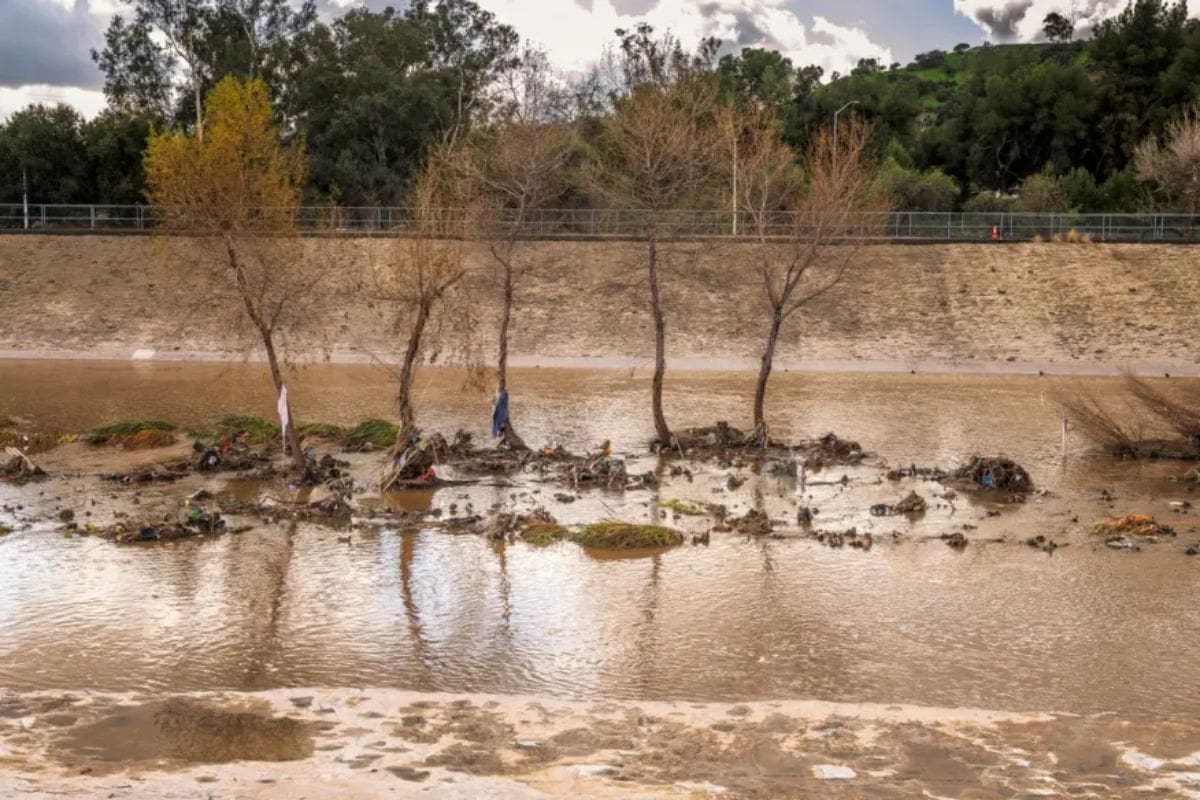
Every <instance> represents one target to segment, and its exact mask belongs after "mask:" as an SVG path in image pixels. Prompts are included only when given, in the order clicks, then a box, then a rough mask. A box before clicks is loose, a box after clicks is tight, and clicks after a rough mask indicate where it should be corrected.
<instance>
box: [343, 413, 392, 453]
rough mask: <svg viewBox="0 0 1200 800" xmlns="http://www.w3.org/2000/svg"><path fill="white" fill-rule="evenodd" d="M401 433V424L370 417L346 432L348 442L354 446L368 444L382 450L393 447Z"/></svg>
mask: <svg viewBox="0 0 1200 800" xmlns="http://www.w3.org/2000/svg"><path fill="white" fill-rule="evenodd" d="M399 435H400V426H399V425H395V424H393V423H391V422H388V421H387V420H385V419H368V420H363V421H362V422H360V423H358V424H357V425H355V426H354V427H353V428H351V429H350V430H349V431H348V432H347V433H346V444H347V445H349V446H350V447H353V448H363V447H366V446H368V445H370V446H371V447H375V448H378V449H380V450H382V449H384V448H387V447H391V446H392V445H394V444H395V443H396V437H397V436H399Z"/></svg>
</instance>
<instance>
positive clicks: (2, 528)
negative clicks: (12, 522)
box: [0, 523, 13, 536]
mask: <svg viewBox="0 0 1200 800" xmlns="http://www.w3.org/2000/svg"><path fill="white" fill-rule="evenodd" d="M12 530H13V529H12V528H10V527H8V526H7V525H4V524H2V523H0V536H8V535H9V534H10V533H12Z"/></svg>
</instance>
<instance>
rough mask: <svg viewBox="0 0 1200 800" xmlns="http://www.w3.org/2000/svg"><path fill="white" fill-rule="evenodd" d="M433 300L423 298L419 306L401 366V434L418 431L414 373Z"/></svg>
mask: <svg viewBox="0 0 1200 800" xmlns="http://www.w3.org/2000/svg"><path fill="white" fill-rule="evenodd" d="M432 305H433V300H432V299H430V298H427V297H422V298H421V301H420V303H419V304H418V305H417V318H416V319H415V320H413V327H412V333H411V334H409V337H408V349H407V350H405V351H404V363H403V364H402V365H401V366H400V391H399V394H398V395H397V397H396V401H397V405H398V406H399V407H400V432H401V434H404V433H411V432H412V431H413V430H415V429H416V425H417V412H416V410H415V409H414V408H413V402H412V380H413V372H414V371H415V370H416V366H417V356H418V355H419V354H420V352H421V337H422V336H423V335H424V334H425V325H426V323H428V322H429V312H430V308H431V306H432Z"/></svg>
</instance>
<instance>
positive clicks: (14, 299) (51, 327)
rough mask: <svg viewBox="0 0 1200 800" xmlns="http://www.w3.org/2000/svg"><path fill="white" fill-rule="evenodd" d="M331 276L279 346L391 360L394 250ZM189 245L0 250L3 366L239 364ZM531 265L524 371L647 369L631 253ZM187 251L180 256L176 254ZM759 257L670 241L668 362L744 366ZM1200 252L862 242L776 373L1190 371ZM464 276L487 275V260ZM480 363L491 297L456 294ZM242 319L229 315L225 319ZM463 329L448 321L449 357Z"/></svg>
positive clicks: (374, 243) (377, 252) (786, 344)
mask: <svg viewBox="0 0 1200 800" xmlns="http://www.w3.org/2000/svg"><path fill="white" fill-rule="evenodd" d="M306 246H307V247H309V248H311V249H312V252H311V256H312V257H314V258H319V259H320V260H321V263H322V264H324V265H326V277H325V280H324V282H323V284H322V287H321V290H320V291H321V295H320V300H319V302H318V303H317V304H316V307H315V309H314V314H313V317H312V320H313V323H314V324H313V330H310V331H307V332H306V333H307V334H308V336H307V337H298V338H296V340H295V342H294V343H293V346H294V347H298V348H300V349H305V348H308V349H310V350H312V351H314V352H315V351H316V344H315V343H316V342H318V341H319V342H320V343H321V345H322V346H323V347H324V348H325V349H326V350H327V351H328V352H332V353H333V354H335V355H347V354H354V355H356V356H358V357H362V358H367V357H371V356H383V357H392V356H394V354H395V353H396V352H397V351H398V349H399V347H400V342H399V340H398V338H397V337H396V335H395V333H394V331H393V329H392V322H393V318H394V310H393V309H391V308H388V307H386V306H385V305H381V304H380V303H379V302H376V301H374V300H372V299H371V298H370V297H369V296H367V295H365V294H364V293H361V292H355V291H353V290H351V289H350V288H349V287H353V286H356V285H363V284H364V283H369V282H370V277H369V275H370V273H371V271H372V270H373V269H379V268H380V267H381V265H385V264H387V263H388V259H389V257H394V256H393V251H391V250H390V249H389V248H395V247H398V246H402V245H401V244H398V240H380V239H369V238H347V239H330V240H309V241H308V242H307V243H306ZM197 247H198V246H197V245H196V244H195V243H194V242H188V241H184V240H171V239H168V238H166V237H110V236H70V237H63V236H39V235H25V236H10V237H0V309H3V310H2V311H0V320H2V323H0V350H2V351H4V352H5V354H6V355H9V356H12V355H22V354H40V355H53V354H59V353H68V352H70V353H76V354H83V355H95V356H116V357H128V356H129V354H131V353H133V352H135V351H142V352H150V351H156V352H157V353H158V354H159V357H169V355H168V354H170V353H195V352H203V353H208V354H210V355H213V354H215V355H216V356H217V357H219V356H220V355H221V354H229V355H231V356H232V355H233V354H235V353H238V352H240V350H241V348H242V342H243V339H241V338H239V337H238V336H236V335H234V332H233V330H234V329H233V328H232V327H231V326H230V324H229V319H230V318H229V317H228V316H225V315H224V314H221V313H213V306H212V304H209V305H208V307H207V308H203V309H202V310H198V307H202V306H204V303H203V300H204V297H203V296H198V295H197V291H198V290H197V289H195V288H193V287H192V285H191V283H190V279H191V274H190V272H191V271H192V270H194V269H195V266H194V261H192V260H190V259H191V258H192V257H193V256H194V255H195V252H196V250H197ZM522 248H523V252H522V255H523V257H525V258H528V259H529V260H530V262H531V263H533V264H534V265H535V268H534V269H533V270H532V271H531V273H530V275H529V276H528V278H527V279H526V281H525V282H524V284H523V285H522V286H521V287H520V288H519V292H518V308H517V310H516V313H515V316H514V320H513V328H512V346H511V350H512V352H513V353H514V354H516V355H517V356H518V357H524V358H527V359H532V360H537V359H550V360H553V359H595V361H593V362H586V361H585V362H584V363H597V364H604V363H608V362H605V361H604V359H608V360H609V362H611V363H620V362H621V360H622V359H625V360H630V361H632V362H634V363H638V362H639V361H640V360H643V359H646V358H648V357H650V356H651V355H652V352H653V350H652V347H653V345H652V331H651V321H650V317H649V314H648V313H647V309H646V303H645V296H644V288H643V287H639V286H638V281H639V279H640V278H641V277H642V274H643V272H644V268H645V267H644V245H641V244H639V243H636V242H594V241H593V242H582V241H554V242H530V243H527V244H525V245H522ZM185 252H187V253H188V254H189V255H188V257H186V258H185V257H184V256H183V255H182V254H183V253H185ZM760 254H761V253H760V251H759V250H758V249H757V248H756V247H755V245H753V244H747V243H744V242H742V243H737V242H724V243H723V242H713V241H708V242H700V243H685V244H676V245H672V246H670V248H669V249H668V251H667V256H666V268H665V269H664V276H663V283H664V286H665V301H666V307H667V315H668V326H669V341H668V350H669V354H670V355H671V356H672V357H674V358H677V359H684V360H688V359H690V360H693V361H694V362H695V363H697V364H705V363H710V364H711V363H717V364H720V363H726V362H727V363H730V364H736V365H742V366H752V365H753V364H754V359H755V358H756V357H757V356H758V353H759V348H760V347H761V341H762V338H763V336H764V332H765V325H766V318H765V314H764V310H763V301H762V296H761V285H760V283H759V279H758V277H757V275H756V273H755V271H754V267H753V264H754V262H755V259H756V258H758V257H759V256H760ZM1198 256H1200V251H1198V250H1197V249H1196V248H1195V247H1192V246H1172V245H1135V244H1124V245H1117V244H1092V243H1087V244H1083V243H1081V244H1068V243H1062V244H1055V243H1044V244H1035V243H1029V244H1013V245H1007V246H981V245H970V244H946V245H874V246H866V247H863V248H861V249H860V250H859V251H858V252H857V254H856V255H855V257H854V260H853V262H852V266H851V268H850V271H849V272H848V274H847V275H846V277H845V279H844V280H843V282H842V284H841V285H840V286H838V287H836V288H835V289H834V290H833V291H831V292H829V293H827V294H826V295H824V296H822V297H821V298H820V299H819V300H818V301H816V302H815V303H814V304H813V305H812V306H811V307H809V308H806V309H804V310H802V311H801V312H800V313H799V314H797V315H796V316H795V317H794V318H792V319H790V320H789V321H788V323H787V325H786V326H785V329H784V333H783V337H782V341H781V344H780V349H779V352H778V355H777V359H778V360H779V361H780V362H781V363H783V364H785V365H786V364H787V363H788V362H820V361H823V360H835V361H838V362H841V363H853V362H859V363H862V364H865V365H869V364H891V365H892V366H893V367H904V366H905V365H908V364H913V365H916V364H917V363H919V362H939V361H940V362H954V363H957V364H960V365H963V366H964V367H965V368H967V369H971V368H972V366H973V365H978V366H979V369H980V371H988V370H989V369H990V368H997V367H999V368H1001V369H1002V368H1003V366H1004V365H1005V364H1014V363H1018V364H1046V365H1053V366H1051V367H1050V369H1058V368H1061V369H1062V370H1064V371H1071V370H1072V369H1080V368H1081V365H1107V367H1108V368H1110V369H1118V368H1121V367H1125V366H1136V365H1143V366H1145V365H1149V366H1151V367H1152V368H1153V369H1159V368H1163V367H1164V365H1165V367H1166V368H1171V367H1175V368H1176V369H1178V370H1179V374H1184V373H1185V372H1186V371H1187V369H1188V365H1192V364H1195V363H1196V362H1197V361H1198V360H1200V343H1198V342H1197V339H1196V337H1195V335H1194V314H1195V305H1196V300H1197V299H1200V272H1198V271H1197V269H1196V262H1197V259H1198ZM470 259H471V261H472V263H474V264H476V265H478V266H480V267H485V266H486V265H487V259H486V256H485V255H484V253H483V252H482V251H480V252H477V253H472V254H471V256H470ZM470 290H471V291H470V299H469V300H468V301H467V302H469V303H470V304H471V309H472V310H473V311H474V316H475V318H476V319H477V320H478V322H479V324H480V325H481V326H483V327H481V328H480V334H481V335H482V336H483V339H482V341H483V343H484V347H485V351H484V352H485V353H486V352H490V346H491V345H490V342H491V341H492V334H491V330H493V329H494V322H495V320H496V318H497V311H498V308H497V301H496V292H495V290H493V289H490V288H489V287H488V285H487V284H486V282H485V281H482V280H476V281H474V285H472V286H471V287H470ZM234 312H236V308H235V309H234ZM459 319H460V315H458V314H454V315H451V317H450V318H448V322H449V324H447V325H443V326H442V339H443V342H442V343H443V345H445V346H444V347H443V350H444V351H450V350H452V349H453V347H452V345H453V341H454V339H455V337H456V336H458V335H460V334H461V332H462V331H461V326H460V325H459V324H458V321H459Z"/></svg>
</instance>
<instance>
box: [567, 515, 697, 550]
mask: <svg viewBox="0 0 1200 800" xmlns="http://www.w3.org/2000/svg"><path fill="white" fill-rule="evenodd" d="M571 538H572V539H573V540H574V541H575V542H576V543H578V544H580V545H582V546H583V547H592V548H595V549H597V550H644V549H649V548H655V547H676V546H677V545H681V544H683V534H682V533H680V532H679V531H677V530H673V529H671V528H666V527H663V526H662V525H634V524H632V523H629V522H617V521H615V520H604V521H603V522H593V523H591V524H590V525H584V526H583V528H582V529H580V531H579V532H578V533H575V534H573V535H572V537H571Z"/></svg>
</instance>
